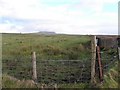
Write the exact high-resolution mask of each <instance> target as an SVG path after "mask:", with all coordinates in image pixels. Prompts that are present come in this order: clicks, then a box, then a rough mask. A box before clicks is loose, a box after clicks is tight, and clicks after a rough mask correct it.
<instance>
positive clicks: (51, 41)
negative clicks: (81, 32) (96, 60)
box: [2, 34, 117, 88]
mask: <svg viewBox="0 0 120 90" xmlns="http://www.w3.org/2000/svg"><path fill="white" fill-rule="evenodd" d="M2 39H3V41H2V62H3V74H4V77H3V87H18V88H21V87H35V85H34V84H33V83H32V81H31V80H32V66H31V64H32V61H31V59H32V58H31V55H32V52H33V51H35V52H36V56H37V62H38V64H37V66H38V67H37V69H38V70H40V71H42V72H45V70H46V66H45V65H46V63H47V65H48V64H49V66H50V67H48V68H49V69H48V68H47V69H48V71H46V72H48V73H47V74H46V75H47V77H45V76H44V74H42V75H43V76H44V77H45V78H42V77H40V75H41V72H40V71H38V73H39V74H38V78H39V82H40V81H41V78H42V80H43V82H42V83H49V82H53V81H51V80H56V79H58V80H63V79H64V78H65V76H67V75H68V72H69V69H70V68H67V67H68V62H66V63H64V65H62V64H60V63H58V62H54V63H52V62H51V63H48V62H46V63H42V64H41V61H45V60H49V62H50V60H80V61H84V62H86V61H87V62H88V65H87V64H86V66H89V65H90V63H89V61H90V60H91V44H90V43H91V36H75V35H51V36H50V35H35V34H3V35H2ZM39 63H40V64H39ZM69 64H71V66H72V68H71V71H72V72H71V73H74V75H75V77H78V76H79V74H80V72H78V69H79V68H80V67H81V66H79V65H78V63H77V64H76V62H74V63H69ZM56 65H57V66H58V67H57V68H55V67H56ZM60 65H61V66H60ZM41 68H42V69H41ZM63 68H64V69H63ZM51 69H52V70H53V69H57V71H58V72H59V73H56V74H54V75H55V76H57V78H56V77H53V78H48V77H52V74H50V73H49V72H51V73H55V72H52V71H51ZM89 69H90V68H87V69H85V70H84V71H86V72H88V73H90V72H89V71H90V70H89ZM113 70H114V71H108V74H106V76H105V80H106V81H105V84H103V85H102V86H101V87H103V88H104V87H108V86H109V84H110V83H109V80H112V79H114V80H115V81H113V82H112V81H111V82H112V83H113V84H114V83H115V84H114V86H113V87H117V85H116V83H117V80H116V79H115V78H116V75H117V73H116V72H117V69H116V68H113ZM109 73H110V74H109ZM111 73H115V75H114V74H112V76H113V75H114V76H115V78H114V76H113V77H112V78H109V77H110V76H109V75H111ZM64 81H65V82H62V81H59V83H60V84H59V87H66V88H67V87H73V88H74V87H81V88H87V87H89V85H88V84H86V83H82V84H79V83H77V84H75V83H72V82H71V83H70V84H68V83H66V82H67V81H68V79H64ZM27 83H28V84H27ZM62 83H64V84H62Z"/></svg>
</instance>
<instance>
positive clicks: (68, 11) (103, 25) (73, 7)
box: [0, 0, 118, 34]
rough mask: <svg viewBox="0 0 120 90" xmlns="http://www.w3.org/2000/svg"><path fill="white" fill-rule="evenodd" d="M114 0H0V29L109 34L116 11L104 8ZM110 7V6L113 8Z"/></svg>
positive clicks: (114, 2) (115, 1)
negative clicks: (106, 10) (105, 10)
mask: <svg viewBox="0 0 120 90" xmlns="http://www.w3.org/2000/svg"><path fill="white" fill-rule="evenodd" d="M117 2H118V0H92V1H91V0H81V1H80V0H74V1H73V0H66V1H65V0H59V1H57V0H0V18H2V19H0V20H2V21H1V22H0V29H1V30H2V31H0V32H37V31H41V30H47V31H55V32H57V33H68V34H101V33H102V34H113V33H116V32H117V19H118V18H117V17H118V16H117V12H109V11H108V12H104V9H105V5H106V4H114V6H115V7H117ZM113 11H114V10H113Z"/></svg>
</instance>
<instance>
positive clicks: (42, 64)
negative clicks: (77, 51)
mask: <svg viewBox="0 0 120 90" xmlns="http://www.w3.org/2000/svg"><path fill="white" fill-rule="evenodd" d="M100 54H101V61H102V68H103V72H104V73H105V72H107V71H108V70H109V69H110V67H112V66H114V65H115V62H117V60H118V53H117V50H115V51H114V50H113V51H101V52H100ZM30 59H31V58H26V60H25V61H24V59H22V58H20V57H19V58H18V59H16V58H15V60H13V61H12V62H11V61H9V60H4V61H3V72H4V73H7V74H8V75H11V76H14V77H16V78H18V79H32V61H31V60H30ZM96 61H97V59H96ZM23 63H24V64H23ZM98 71H99V66H98V64H97V62H96V73H97V74H98ZM37 78H38V83H45V84H48V85H49V84H51V83H53V84H71V83H74V84H76V83H89V82H90V79H91V59H87V60H40V59H38V58H37Z"/></svg>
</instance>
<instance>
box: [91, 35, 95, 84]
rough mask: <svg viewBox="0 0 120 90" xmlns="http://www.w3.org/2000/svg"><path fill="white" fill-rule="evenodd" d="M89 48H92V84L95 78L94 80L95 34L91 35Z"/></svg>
mask: <svg viewBox="0 0 120 90" xmlns="http://www.w3.org/2000/svg"><path fill="white" fill-rule="evenodd" d="M91 49H92V60H91V84H92V85H94V84H95V83H96V80H95V61H96V36H93V37H92V41H91Z"/></svg>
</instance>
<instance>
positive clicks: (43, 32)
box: [36, 31, 56, 35]
mask: <svg viewBox="0 0 120 90" xmlns="http://www.w3.org/2000/svg"><path fill="white" fill-rule="evenodd" d="M36 34H40V35H55V34H56V33H55V32H49V31H40V32H38V33H36Z"/></svg>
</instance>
